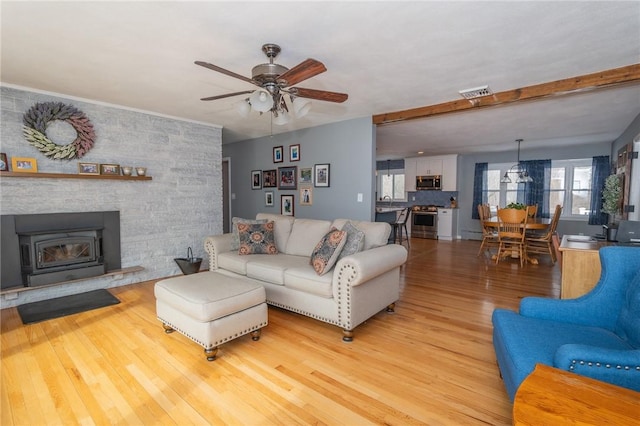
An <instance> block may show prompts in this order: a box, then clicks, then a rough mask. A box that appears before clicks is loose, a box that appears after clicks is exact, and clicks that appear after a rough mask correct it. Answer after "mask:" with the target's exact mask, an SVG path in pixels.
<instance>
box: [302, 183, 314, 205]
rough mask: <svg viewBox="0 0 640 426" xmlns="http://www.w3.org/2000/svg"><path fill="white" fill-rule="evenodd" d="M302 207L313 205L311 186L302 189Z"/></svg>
mask: <svg viewBox="0 0 640 426" xmlns="http://www.w3.org/2000/svg"><path fill="white" fill-rule="evenodd" d="M300 205H301V206H311V205H313V188H311V186H310V185H307V186H302V187H300Z"/></svg>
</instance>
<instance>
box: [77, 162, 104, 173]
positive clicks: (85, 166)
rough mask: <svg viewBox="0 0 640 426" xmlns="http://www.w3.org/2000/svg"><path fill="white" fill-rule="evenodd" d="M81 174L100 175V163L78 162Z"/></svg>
mask: <svg viewBox="0 0 640 426" xmlns="http://www.w3.org/2000/svg"><path fill="white" fill-rule="evenodd" d="M78 174H79V175H99V174H100V167H99V166H98V163H78Z"/></svg>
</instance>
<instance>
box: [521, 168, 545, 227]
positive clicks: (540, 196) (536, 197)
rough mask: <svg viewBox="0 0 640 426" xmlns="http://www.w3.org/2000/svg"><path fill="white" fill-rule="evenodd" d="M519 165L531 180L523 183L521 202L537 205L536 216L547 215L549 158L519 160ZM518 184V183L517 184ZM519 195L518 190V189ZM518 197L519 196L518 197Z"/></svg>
mask: <svg viewBox="0 0 640 426" xmlns="http://www.w3.org/2000/svg"><path fill="white" fill-rule="evenodd" d="M520 165H521V166H522V168H523V169H524V170H526V171H527V173H529V176H531V178H532V179H533V182H530V183H527V184H524V191H523V195H524V196H523V201H521V202H523V203H524V204H526V205H528V206H532V205H534V204H537V205H538V217H549V216H550V208H549V189H550V187H551V160H531V161H521V162H520ZM519 186H520V185H519ZM518 196H520V191H518ZM519 198H520V197H519Z"/></svg>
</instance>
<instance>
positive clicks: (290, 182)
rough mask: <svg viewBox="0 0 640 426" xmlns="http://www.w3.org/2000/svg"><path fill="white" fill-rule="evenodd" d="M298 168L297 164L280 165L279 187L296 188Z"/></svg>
mask: <svg viewBox="0 0 640 426" xmlns="http://www.w3.org/2000/svg"><path fill="white" fill-rule="evenodd" d="M297 176H298V168H297V167H296V166H290V167H278V189H296V188H297V187H298V184H297Z"/></svg>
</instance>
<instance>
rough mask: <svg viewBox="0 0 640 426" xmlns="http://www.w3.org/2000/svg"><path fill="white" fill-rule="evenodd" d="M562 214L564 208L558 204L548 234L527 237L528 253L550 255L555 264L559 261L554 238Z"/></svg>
mask: <svg viewBox="0 0 640 426" xmlns="http://www.w3.org/2000/svg"><path fill="white" fill-rule="evenodd" d="M561 213H562V206H561V205H560V204H558V205H557V206H556V209H555V211H554V213H553V218H552V219H551V223H550V224H549V228H547V232H545V233H544V234H543V235H527V238H526V243H527V253H529V254H531V253H537V254H548V255H549V256H550V257H551V263H553V264H555V263H556V261H557V260H558V258H557V256H556V251H555V249H554V247H553V236H554V235H555V233H556V229H557V228H558V221H559V220H560V214H561Z"/></svg>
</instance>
